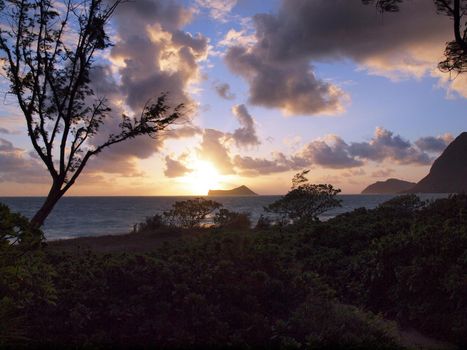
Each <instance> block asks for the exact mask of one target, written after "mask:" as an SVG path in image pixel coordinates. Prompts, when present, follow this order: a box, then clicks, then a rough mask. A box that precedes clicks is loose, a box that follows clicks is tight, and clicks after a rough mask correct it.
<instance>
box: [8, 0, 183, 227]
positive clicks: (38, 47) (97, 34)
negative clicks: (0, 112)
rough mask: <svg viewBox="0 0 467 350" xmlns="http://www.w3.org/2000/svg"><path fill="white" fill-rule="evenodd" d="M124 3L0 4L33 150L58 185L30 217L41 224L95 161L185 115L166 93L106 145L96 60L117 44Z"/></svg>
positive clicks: (13, 0)
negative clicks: (118, 14) (113, 26)
mask: <svg viewBox="0 0 467 350" xmlns="http://www.w3.org/2000/svg"><path fill="white" fill-rule="evenodd" d="M123 1H124V0H115V1H110V2H107V1H104V0H84V1H77V0H61V1H52V0H24V1H17V0H0V9H1V13H2V16H1V17H0V60H1V61H2V63H3V68H4V70H5V72H6V80H7V81H8V82H9V84H10V93H11V94H13V95H14V96H15V98H16V100H17V102H18V105H19V107H20V109H21V111H22V113H23V115H24V118H25V121H26V125H27V130H28V135H29V138H30V141H31V143H32V145H33V147H34V150H35V152H36V153H37V155H38V156H39V158H40V159H41V160H42V162H43V163H44V165H45V166H46V168H47V170H48V172H49V174H50V176H51V178H52V184H51V187H50V190H49V193H48V196H47V199H46V201H45V202H44V204H43V206H42V207H41V208H40V209H39V211H38V212H37V213H36V215H35V216H34V217H33V219H32V221H31V222H32V224H33V225H34V226H36V227H40V226H41V225H42V224H43V223H44V220H45V219H46V218H47V216H48V215H49V214H50V212H51V211H52V210H53V207H54V206H55V204H56V203H57V201H58V200H59V199H60V198H61V197H62V196H63V195H64V194H65V193H66V192H67V191H68V190H69V189H70V187H71V186H72V185H73V184H74V183H75V182H76V180H77V178H78V177H79V175H80V174H81V172H82V171H83V169H84V168H85V166H86V164H87V163H88V161H89V159H90V158H91V157H93V156H95V155H97V154H98V153H100V152H101V151H102V150H104V149H106V148H108V147H110V146H112V145H114V144H117V143H120V142H123V141H126V140H128V139H132V138H135V137H137V136H140V135H149V136H152V137H155V136H156V134H157V133H158V132H159V131H161V130H163V129H165V128H166V127H167V126H169V125H171V124H173V123H174V121H175V120H177V119H179V118H180V117H181V115H182V108H183V106H182V105H179V106H177V107H175V108H173V109H172V108H170V107H169V106H168V104H167V94H163V95H161V96H159V98H157V100H155V101H148V103H147V104H146V105H145V106H142V111H141V114H140V115H139V117H135V118H132V117H130V116H127V115H122V119H121V122H120V124H119V130H118V132H116V133H114V134H111V135H109V136H108V138H107V139H106V140H105V141H103V142H102V143H100V144H94V143H93V142H92V140H93V138H94V136H96V135H98V134H99V133H101V134H102V132H101V130H100V127H101V126H102V124H103V122H104V120H105V119H106V118H108V117H109V116H110V112H111V110H110V108H109V106H108V101H107V100H106V98H105V97H98V96H97V95H96V94H95V92H94V91H93V89H92V85H91V82H90V74H91V69H92V66H93V64H94V62H95V56H96V55H97V53H98V52H99V51H103V50H105V49H107V48H108V47H109V46H111V45H112V44H111V42H110V39H109V37H108V35H107V29H106V25H107V24H108V22H109V20H110V18H111V16H112V14H113V13H114V11H115V9H116V8H117V7H118V6H119V5H120V4H121V3H122V2H123Z"/></svg>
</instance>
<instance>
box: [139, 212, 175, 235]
mask: <svg viewBox="0 0 467 350" xmlns="http://www.w3.org/2000/svg"><path fill="white" fill-rule="evenodd" d="M162 228H167V224H166V221H165V218H164V217H163V216H162V215H161V214H156V215H154V216H148V217H146V219H145V220H144V222H141V223H139V224H135V225H134V226H133V232H134V233H137V232H154V231H157V230H160V229H162Z"/></svg>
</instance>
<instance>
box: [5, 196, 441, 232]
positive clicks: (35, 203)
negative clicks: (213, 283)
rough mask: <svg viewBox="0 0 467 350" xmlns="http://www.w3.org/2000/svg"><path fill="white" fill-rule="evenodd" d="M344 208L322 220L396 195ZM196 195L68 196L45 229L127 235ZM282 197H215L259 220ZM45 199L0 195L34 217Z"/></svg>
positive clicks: (354, 200) (362, 199)
mask: <svg viewBox="0 0 467 350" xmlns="http://www.w3.org/2000/svg"><path fill="white" fill-rule="evenodd" d="M443 196H445V195H440V194H424V195H422V196H421V198H422V199H432V198H439V197H443ZM339 197H340V198H341V199H342V207H340V208H336V209H333V210H330V211H328V212H326V213H324V214H323V215H322V217H321V219H322V220H326V219H329V218H331V217H334V216H336V215H338V214H341V213H344V212H347V211H352V210H354V209H356V208H360V207H366V208H368V209H371V208H375V207H376V206H378V205H379V204H381V203H383V202H385V201H387V200H389V199H391V198H393V197H394V196H393V195H341V196H339ZM190 198H193V197H64V198H62V199H61V200H60V202H59V203H58V204H57V205H56V207H55V209H54V211H53V212H52V214H51V215H50V216H49V217H48V219H47V221H46V223H45V226H44V232H45V236H46V238H47V239H49V240H55V239H66V238H74V237H81V236H101V235H109V234H124V233H128V232H130V231H131V230H132V229H133V226H134V225H135V224H137V223H139V222H142V221H144V219H145V218H146V217H148V216H152V215H154V214H157V213H162V212H163V211H165V210H168V209H170V207H171V205H172V204H173V203H174V202H175V201H180V200H186V199H190ZM278 198H280V196H254V197H212V199H213V200H215V201H217V202H220V203H222V204H223V206H224V208H227V209H229V210H233V211H237V212H245V213H249V214H250V217H251V219H252V222H253V223H255V222H256V221H257V220H258V218H259V216H260V215H261V214H264V209H263V207H264V206H267V205H268V204H270V203H272V202H274V201H275V200H277V199H278ZM44 199H45V198H42V197H0V203H4V204H6V205H8V206H9V207H10V209H11V210H12V211H14V212H19V213H22V214H23V215H25V216H26V217H28V218H31V217H32V216H33V215H34V213H35V212H36V211H37V210H38V209H39V207H40V206H41V204H42V203H43V201H44Z"/></svg>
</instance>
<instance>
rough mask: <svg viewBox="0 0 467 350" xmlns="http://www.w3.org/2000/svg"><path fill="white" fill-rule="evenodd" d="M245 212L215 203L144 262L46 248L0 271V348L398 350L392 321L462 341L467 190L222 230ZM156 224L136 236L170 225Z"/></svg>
mask: <svg viewBox="0 0 467 350" xmlns="http://www.w3.org/2000/svg"><path fill="white" fill-rule="evenodd" d="M1 213H2V214H1V215H2V216H1V220H0V222H1V223H4V222H9V221H8V220H10V219H8V218H11V215H12V214H10V213H9V212H7V211H5V209H4V210H3V211H2V212H1ZM245 217H246V218H247V216H245V215H244V214H236V213H232V212H229V211H228V210H225V209H221V210H219V211H218V212H217V214H216V215H215V221H216V226H217V227H216V228H204V229H203V228H198V229H197V230H196V234H193V235H191V234H190V232H191V231H190V230H187V229H182V232H184V235H183V236H184V238H182V239H178V240H172V241H170V242H167V243H165V244H164V245H163V246H162V247H160V248H158V249H153V250H151V251H148V252H147V253H144V254H125V253H118V254H115V253H114V254H98V253H93V252H83V251H78V252H75V253H64V252H60V251H56V250H55V251H54V250H50V249H47V248H45V249H44V248H42V249H39V250H36V251H34V253H30V254H27V255H25V256H24V257H21V259H16V260H10V261H9V262H8V264H6V265H4V264H2V269H1V270H0V271H1V282H0V283H1V285H0V292H1V293H2V299H1V303H0V312H1V313H0V320H1V321H0V322H1V324H0V329H1V331H0V332H1V333H0V341H1V342H2V343H0V345H4V344H18V343H26V344H29V345H50V344H69V345H77V346H79V345H87V346H96V345H101V346H105V345H111V344H112V345H120V346H129V345H135V344H136V345H141V346H150V345H157V346H159V347H182V346H183V347H186V346H192V347H202V346H209V345H210V346H220V345H230V346H232V347H254V346H258V345H262V346H268V347H277V348H291V349H294V348H312V349H320V348H336V347H337V348H339V347H340V348H346V349H347V348H369V349H397V348H402V347H401V346H400V345H399V344H400V341H399V339H398V335H397V330H396V323H395V322H397V324H398V325H399V327H402V328H415V329H417V330H419V331H421V332H422V333H424V334H426V335H428V336H430V337H433V338H437V339H442V340H447V341H449V342H451V343H453V344H458V345H460V346H461V347H462V346H466V345H467V298H465V295H467V279H466V276H467V195H463V194H462V195H454V196H451V197H449V198H445V199H438V200H436V201H433V202H422V201H420V200H419V199H418V197H416V196H415V195H406V196H401V197H397V198H395V199H393V200H391V201H389V202H386V203H384V204H382V205H380V206H379V207H378V208H376V209H373V210H367V209H364V208H361V209H357V210H355V211H353V212H349V213H346V214H342V215H339V216H337V217H335V218H333V219H331V220H329V221H326V222H319V221H318V220H311V221H308V220H305V221H302V220H297V221H296V222H295V223H293V224H289V225H286V226H277V225H276V226H274V225H270V223H269V221H268V220H267V218H264V217H263V219H262V221H263V222H262V223H261V224H258V225H257V227H256V228H255V229H251V228H247V226H242V225H244V224H241V225H238V226H237V225H234V226H230V225H231V224H232V222H237V220H238V222H242V223H243V222H244V220H245ZM5 218H6V219H5ZM160 218H162V216H161V217H160ZM238 218H242V219H238ZM20 221H21V220H20ZM151 222H152V224H151V225H152V226H151V225H149V226H147V227H146V231H145V232H146V233H145V234H147V233H148V232H150V228H152V229H153V230H154V231H153V232H154V234H158V233H159V232H161V230H162V231H164V230H165V231H164V232H166V231H167V227H166V226H165V224H164V223H161V222H160V221H158V219H154V220H153V221H151ZM2 225H4V224H2ZM1 227H6V226H5V225H4V226H1ZM8 227H11V225H10V226H8ZM171 230H173V232H179V231H177V229H176V228H171ZM130 237H131V236H130ZM2 244H3V245H2V253H3V252H4V251H5V249H7V248H6V247H7V246H8V247H9V248H8V249H10V250H13V251H15V252H19V251H21V249H22V248H21V247H22V245H23V243H20V244H16V245H14V246H11V245H9V244H6V240H5V238H3V239H2ZM2 256H4V255H2ZM3 266H7V267H3ZM8 266H9V267H8ZM13 267H14V268H13ZM13 271H14V272H13ZM18 281H21V283H19V282H18ZM4 296H5V297H4ZM388 320H392V321H388ZM4 327H9V328H4Z"/></svg>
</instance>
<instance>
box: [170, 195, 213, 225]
mask: <svg viewBox="0 0 467 350" xmlns="http://www.w3.org/2000/svg"><path fill="white" fill-rule="evenodd" d="M221 207H222V204H220V203H218V202H215V201H212V200H209V199H204V198H201V197H200V198H195V199H189V200H186V201H179V202H175V203H174V204H173V205H172V209H171V210H169V211H166V212H164V214H163V215H164V220H165V222H166V223H167V224H168V225H169V226H175V227H182V228H188V229H190V228H194V227H199V226H200V224H201V223H202V221H203V220H204V219H206V217H207V216H208V215H209V214H211V213H212V212H214V211H215V210H217V209H219V208H221Z"/></svg>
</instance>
